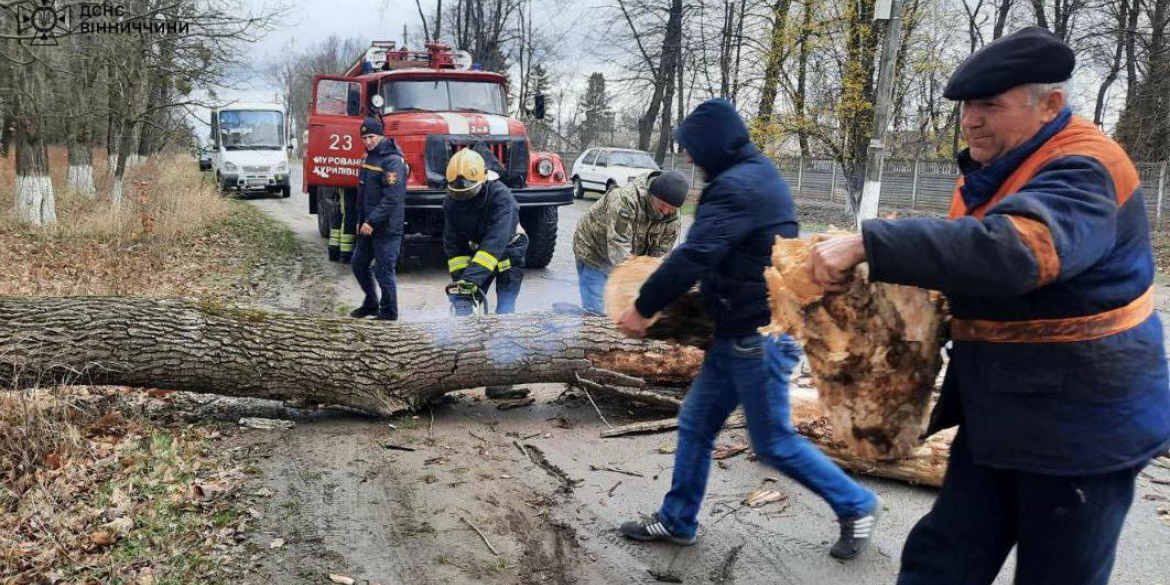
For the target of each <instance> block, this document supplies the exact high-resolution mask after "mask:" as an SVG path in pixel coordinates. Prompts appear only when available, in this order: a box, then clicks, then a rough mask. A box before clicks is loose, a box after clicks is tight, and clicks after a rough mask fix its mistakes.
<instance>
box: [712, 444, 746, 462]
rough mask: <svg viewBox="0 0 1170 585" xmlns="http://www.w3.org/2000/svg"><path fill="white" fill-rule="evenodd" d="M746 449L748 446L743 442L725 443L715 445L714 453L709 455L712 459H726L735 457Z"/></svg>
mask: <svg viewBox="0 0 1170 585" xmlns="http://www.w3.org/2000/svg"><path fill="white" fill-rule="evenodd" d="M747 450H748V446H747V445H746V444H744V443H725V444H723V445H719V446H718V447H715V454H714V455H712V456H711V458H712V459H716V460H718V459H727V458H729V457H735V456H736V455H739V454H740V453H743V452H744V451H747Z"/></svg>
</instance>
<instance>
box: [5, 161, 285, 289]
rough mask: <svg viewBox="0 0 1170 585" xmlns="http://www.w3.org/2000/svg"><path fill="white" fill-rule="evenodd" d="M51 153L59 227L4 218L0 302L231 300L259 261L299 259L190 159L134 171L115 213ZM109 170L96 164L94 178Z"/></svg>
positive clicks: (281, 236) (278, 233)
mask: <svg viewBox="0 0 1170 585" xmlns="http://www.w3.org/2000/svg"><path fill="white" fill-rule="evenodd" d="M51 152H52V155H51V157H50V158H51V159H52V161H53V163H55V164H52V165H51V166H52V168H53V169H54V173H53V175H54V176H53V179H54V185H55V187H56V189H55V191H56V202H57V217H58V223H57V224H56V225H52V226H44V227H36V226H29V225H25V224H21V223H19V222H17V221H16V219H15V216H14V213H13V210H12V209H11V208H8V209H5V210H4V211H3V213H2V214H0V249H3V250H5V251H6V252H7V253H6V254H3V255H0V295H4V294H7V295H43V296H61V295H116V296H184V297H201V298H207V297H214V298H223V297H229V296H231V295H232V290H231V289H232V288H233V286H235V285H238V284H239V282H238V281H239V280H241V278H243V277H246V275H247V272H248V268H249V265H250V263H251V262H252V261H254V260H255V258H254V256H256V255H257V254H258V253H261V254H264V253H271V252H280V253H283V252H288V251H289V250H290V249H292V250H295V242H294V241H293V239H292V235H291V233H284V232H287V230H283V231H282V230H281V229H279V228H276V227H275V226H273V225H272V224H271V222H269V221H268V220H267V219H266V218H264V217H263V216H262V215H261V214H260V213H259V212H258V211H257V210H255V209H254V208H252V207H250V206H247V205H244V204H242V203H240V202H238V201H234V200H231V199H226V198H224V197H223V196H222V195H220V194H219V192H218V191H217V190H216V189H215V188H214V185H213V183H212V182H211V181H210V180H209V179H208V178H206V177H204V176H203V174H202V173H200V172H199V170H198V167H197V165H196V163H195V161H194V160H193V159H192V158H191V157H189V156H186V155H181V154H175V155H159V156H156V157H154V158H153V159H152V161H151V162H148V163H146V164H144V165H141V166H138V167H135V168H134V169H132V170H131V171H129V172H128V177H127V180H126V183H125V188H124V199H123V203H122V205H121V208H120V210H118V211H114V210H113V209H112V206H111V204H110V201H109V198H108V196H107V195H105V194H104V193H102V192H99V195H98V196H96V197H94V198H87V197H85V196H82V195H79V194H77V193H73V192H70V191H68V190H66V189H64V188H63V186H64V183H65V181H64V177H63V176H62V175H63V174H64V166H65V164H64V161H63V160H60V161H58V160H56V159H62V158H63V157H64V154H63V153H61V152H59V151H57V150H56V149H54V150H53V151H51ZM104 166H105V165H104V155H102V156H95V175H96V176H100V177H104V176H105V173H104ZM7 170H8V171H10V170H11V169H7ZM3 174H4V175H5V177H4V179H8V178H11V175H10V173H3ZM12 186H13V182H12V181H10V180H4V181H3V182H0V200H7V201H11V200H12V199H13V194H12V193H11V190H12Z"/></svg>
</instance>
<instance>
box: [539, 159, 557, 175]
mask: <svg viewBox="0 0 1170 585" xmlns="http://www.w3.org/2000/svg"><path fill="white" fill-rule="evenodd" d="M554 168H555V167H554V166H553V161H551V160H549V159H547V158H542V159H540V162H538V163H536V172H537V173H540V176H542V177H548V176H550V175H552V174H553V169H554Z"/></svg>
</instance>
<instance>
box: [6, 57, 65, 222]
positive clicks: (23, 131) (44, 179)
mask: <svg viewBox="0 0 1170 585" xmlns="http://www.w3.org/2000/svg"><path fill="white" fill-rule="evenodd" d="M27 51H28V50H25V49H22V50H21V51H20V54H21V55H23V56H25V57H26V59H25V60H26V61H29V63H28V64H26V65H23V66H20V67H19V68H17V67H16V66H15V65H11V64H10V65H9V66H11V67H13V74H12V77H11V79H13V81H14V82H15V85H16V87H17V91H16V92H15V99H14V106H15V115H14V116H13V122H14V125H15V128H16V133H15V134H16V217H17V219H19V220H20V221H23V222H26V223H31V224H34V225H43V224H51V223H56V222H57V211H56V202H55V200H54V196H53V181H52V180H51V179H50V178H49V151H48V149H47V148H46V146H45V132H46V128H45V124H44V120H45V117H46V116H45V113H44V112H42V111H40V108H41V107H42V104H43V103H44V102H45V101H47V100H48V96H49V82H48V79H47V78H48V76H49V71H47V70H42V68H41V65H40V62H37V61H34V57H33V55H32V54H31V53H30V52H27Z"/></svg>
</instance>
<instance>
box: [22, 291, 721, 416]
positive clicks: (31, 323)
mask: <svg viewBox="0 0 1170 585" xmlns="http://www.w3.org/2000/svg"><path fill="white" fill-rule="evenodd" d="M702 359H703V352H702V351H701V350H699V349H696V348H689V347H682V346H678V345H675V344H672V343H669V342H663V341H655V340H635V339H629V338H626V337H624V336H623V335H621V334H620V333H618V332H617V331H615V330H614V329H613V328H612V327H611V326H610V325H609V323H608V321H607V320H606V319H604V318H600V317H582V316H573V315H556V314H550V313H523V314H516V315H505V316H490V317H482V318H468V319H457V320H448V321H440V322H432V323H402V322H399V323H379V322H365V321H353V320H341V319H311V318H306V317H299V316H295V315H284V314H275V313H267V312H264V311H259V310H252V309H236V308H229V307H224V306H218V305H211V304H196V303H191V302H184V301H177V300H157V299H142V298H133V299H128V298H105V297H72V298H16V297H0V384H3V385H6V386H10V387H16V388H21V387H35V386H42V385H47V384H54V383H69V384H90V385H121V386H134V387H152V388H164V389H170V390H183V391H195V392H210V393H215V394H221V395H225V396H247V397H255V398H266V399H274V400H299V401H303V402H306V403H316V404H327V405H337V406H342V407H348V408H352V409H356V410H360V411H363V412H368V413H373V414H382V415H389V414H393V413H395V412H399V411H402V410H406V409H413V408H417V407H420V406H421V405H423V404H424V403H425V400H426V399H427V398H428V397H431V396H436V395H439V394H443V393H445V392H451V391H454V390H460V389H466V388H475V387H480V386H488V385H497V384H498V385H504V384H526V383H538V382H563V383H575V382H577V381H578V379H579V378H580V379H587V380H590V381H592V382H594V383H596V384H602V385H622V386H629V387H637V386H639V385H647V384H649V385H653V386H685V385H686V384H689V382H690V380H691V379H693V378H694V376H695V375H696V373H697V372H698V368H699V365H700V364H701V363H702Z"/></svg>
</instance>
